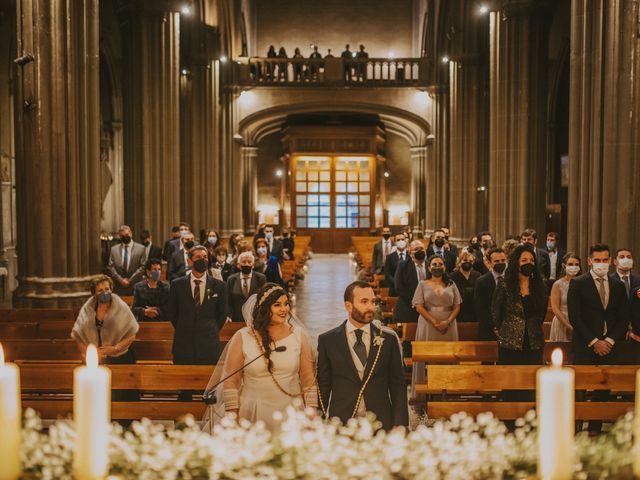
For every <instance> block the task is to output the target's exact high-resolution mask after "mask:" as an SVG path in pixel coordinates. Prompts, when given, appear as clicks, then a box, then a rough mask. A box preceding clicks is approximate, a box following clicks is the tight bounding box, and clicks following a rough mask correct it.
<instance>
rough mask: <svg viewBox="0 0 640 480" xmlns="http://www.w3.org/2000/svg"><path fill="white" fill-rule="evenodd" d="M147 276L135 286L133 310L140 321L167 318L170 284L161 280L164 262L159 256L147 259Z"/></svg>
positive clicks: (155, 320)
mask: <svg viewBox="0 0 640 480" xmlns="http://www.w3.org/2000/svg"><path fill="white" fill-rule="evenodd" d="M144 269H145V271H146V278H145V279H144V280H142V281H140V282H138V283H136V284H135V285H134V287H133V305H131V311H132V312H133V314H134V315H135V316H136V318H137V319H138V321H139V322H144V321H150V322H151V321H152V322H159V321H163V320H167V307H168V302H169V285H167V284H166V283H163V282H161V281H160V275H161V269H162V263H161V262H160V260H159V259H157V258H152V259H150V260H147V263H146V264H145V266H144Z"/></svg>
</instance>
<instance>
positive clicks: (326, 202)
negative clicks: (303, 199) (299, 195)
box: [318, 195, 331, 207]
mask: <svg viewBox="0 0 640 480" xmlns="http://www.w3.org/2000/svg"><path fill="white" fill-rule="evenodd" d="M318 202H319V204H320V205H322V206H323V207H328V206H330V205H331V195H319V196H318Z"/></svg>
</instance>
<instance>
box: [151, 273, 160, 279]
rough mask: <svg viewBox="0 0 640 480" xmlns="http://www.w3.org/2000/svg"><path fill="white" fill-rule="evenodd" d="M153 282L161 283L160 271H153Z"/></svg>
mask: <svg viewBox="0 0 640 480" xmlns="http://www.w3.org/2000/svg"><path fill="white" fill-rule="evenodd" d="M151 280H153V281H154V282H159V281H160V270H153V271H152V272H151Z"/></svg>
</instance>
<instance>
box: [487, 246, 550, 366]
mask: <svg viewBox="0 0 640 480" xmlns="http://www.w3.org/2000/svg"><path fill="white" fill-rule="evenodd" d="M547 301H548V296H547V289H546V286H545V284H544V282H543V280H542V276H541V274H540V271H539V270H538V268H537V265H536V255H535V252H534V250H533V247H531V246H530V245H520V246H518V247H517V248H516V249H515V251H514V252H513V253H512V254H511V256H510V257H509V266H508V267H507V270H506V273H505V276H504V281H503V282H499V283H498V285H497V286H496V290H495V292H494V294H493V300H492V302H491V315H492V318H493V326H494V329H495V333H496V336H497V338H498V362H499V363H500V364H501V365H542V354H543V349H544V333H543V331H542V323H543V322H544V317H545V314H546V313H547Z"/></svg>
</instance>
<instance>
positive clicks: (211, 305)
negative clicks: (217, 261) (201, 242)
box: [169, 246, 228, 365]
mask: <svg viewBox="0 0 640 480" xmlns="http://www.w3.org/2000/svg"><path fill="white" fill-rule="evenodd" d="M188 263H189V267H190V268H191V273H189V275H185V276H184V277H180V278H177V279H175V280H173V281H172V282H171V289H170V290H169V319H170V320H171V323H173V327H174V328H175V333H174V336H173V349H172V351H173V363H174V364H178V365H213V364H215V363H216V362H217V361H218V358H219V357H220V354H221V353H222V347H221V345H220V337H219V333H220V329H221V328H222V326H223V325H224V324H225V322H226V320H227V316H228V312H227V286H226V284H225V283H224V282H222V281H220V280H217V279H215V278H213V277H210V276H208V275H207V267H208V256H207V249H206V248H205V247H203V246H196V247H193V248H191V250H189V258H188Z"/></svg>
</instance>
